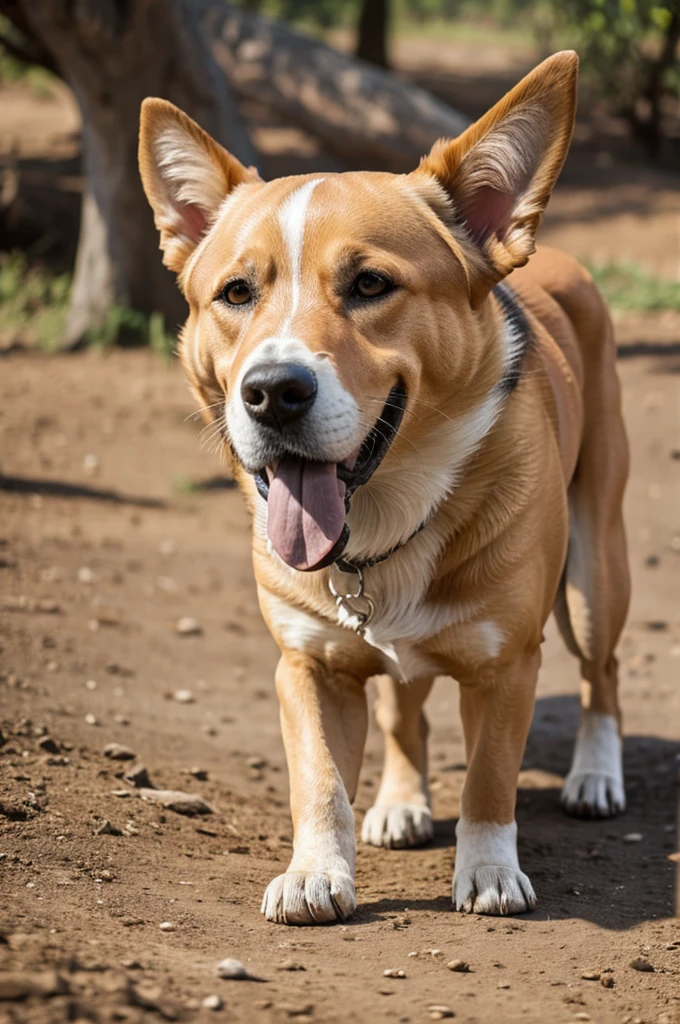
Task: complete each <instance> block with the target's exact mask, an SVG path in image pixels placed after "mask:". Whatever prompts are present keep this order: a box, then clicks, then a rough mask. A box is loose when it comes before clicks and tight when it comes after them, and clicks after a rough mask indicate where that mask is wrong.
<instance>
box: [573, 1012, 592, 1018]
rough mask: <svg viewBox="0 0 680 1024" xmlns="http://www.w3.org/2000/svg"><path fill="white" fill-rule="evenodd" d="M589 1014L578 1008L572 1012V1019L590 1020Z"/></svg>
mask: <svg viewBox="0 0 680 1024" xmlns="http://www.w3.org/2000/svg"><path fill="white" fill-rule="evenodd" d="M590 1019H591V1017H590V1014H589V1013H586V1012H585V1010H579V1012H578V1013H575V1014H574V1020H590Z"/></svg>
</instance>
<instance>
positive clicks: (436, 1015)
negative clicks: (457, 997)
mask: <svg viewBox="0 0 680 1024" xmlns="http://www.w3.org/2000/svg"><path fill="white" fill-rule="evenodd" d="M427 1012H428V1014H429V1015H430V1020H446V1019H448V1018H449V1017H455V1013H454V1012H453V1010H452V1009H451V1007H450V1006H440V1005H439V1004H438V1003H435V1004H434V1005H432V1006H428V1008H427Z"/></svg>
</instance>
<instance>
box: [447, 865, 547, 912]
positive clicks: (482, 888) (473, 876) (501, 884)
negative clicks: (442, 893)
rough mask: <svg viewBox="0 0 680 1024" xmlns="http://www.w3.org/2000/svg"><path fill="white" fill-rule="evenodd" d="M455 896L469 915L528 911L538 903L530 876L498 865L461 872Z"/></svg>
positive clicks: (455, 880)
mask: <svg viewBox="0 0 680 1024" xmlns="http://www.w3.org/2000/svg"><path fill="white" fill-rule="evenodd" d="M452 898H453V904H454V906H455V908H456V910H462V911H463V912H464V913H467V914H502V915H505V914H526V913H527V912H528V911H530V910H533V909H534V907H535V906H536V894H535V893H534V890H533V886H532V884H531V882H530V881H529V879H528V878H527V876H526V875H525V874H524V873H523V872H522V871H515V870H514V868H508V867H503V866H501V865H495V864H494V865H489V866H488V867H478V868H466V869H465V870H463V871H457V872H456V873H455V875H454V877H453V897H452Z"/></svg>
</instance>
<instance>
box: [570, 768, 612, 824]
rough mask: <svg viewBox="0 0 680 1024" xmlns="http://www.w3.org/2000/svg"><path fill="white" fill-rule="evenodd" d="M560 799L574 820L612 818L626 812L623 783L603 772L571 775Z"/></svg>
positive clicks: (574, 773) (572, 773) (571, 773)
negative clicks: (575, 818)
mask: <svg viewBox="0 0 680 1024" xmlns="http://www.w3.org/2000/svg"><path fill="white" fill-rule="evenodd" d="M561 799H562V806H563V807H564V809H565V811H566V812H567V814H572V815H574V817H577V818H613V817H614V816H615V815H617V814H621V813H622V811H625V809H626V794H625V792H624V789H623V781H622V780H621V779H620V778H617V777H616V776H613V775H605V774H604V773H603V772H579V773H576V772H570V773H569V775H568V776H567V778H566V780H565V783H564V786H563V788H562V797H561Z"/></svg>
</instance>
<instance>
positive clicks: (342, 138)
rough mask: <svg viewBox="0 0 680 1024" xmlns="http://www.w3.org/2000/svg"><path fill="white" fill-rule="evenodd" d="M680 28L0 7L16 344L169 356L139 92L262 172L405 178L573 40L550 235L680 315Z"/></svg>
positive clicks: (451, 1) (62, 5)
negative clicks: (568, 123)
mask: <svg viewBox="0 0 680 1024" xmlns="http://www.w3.org/2000/svg"><path fill="white" fill-rule="evenodd" d="M271 19H273V20H271ZM679 39H680V5H679V4H678V0H665V2H664V0H661V2H655V0H559V2H558V0H243V2H242V3H241V4H231V5H227V4H225V3H222V2H221V0H126V2H123V0H78V2H75V3H66V2H65V0H0V249H1V251H0V346H2V347H4V348H7V347H11V346H15V345H21V346H29V347H37V348H41V349H47V350H55V349H59V348H73V347H78V346H83V345H99V346H102V345H109V344H113V343H115V342H119V341H121V342H127V343H129V342H134V343H142V344H145V343H150V344H152V345H154V346H155V347H157V348H159V349H160V350H162V351H166V352H169V351H172V349H173V347H174V333H175V329H176V327H177V325H178V324H179V323H180V322H181V320H182V318H183V316H184V309H183V306H182V301H181V299H180V298H179V296H178V294H177V292H176V289H175V287H174V284H173V282H172V281H171V280H170V276H169V274H167V272H165V271H164V270H163V268H162V267H161V264H160V259H159V258H158V256H157V239H156V233H155V231H154V229H153V225H152V220H151V214H150V211H149V209H148V207H147V204H146V202H145V200H144V197H143V195H142V191H141V186H140V184H139V180H138V175H137V168H136V155H135V154H136V133H137V123H138V110H139V104H140V102H141V100H142V99H143V97H144V96H146V95H159V96H164V97H166V98H168V99H170V100H172V101H174V102H175V103H177V104H178V105H179V106H181V107H183V108H184V109H185V110H186V111H187V112H188V113H189V114H190V115H191V116H193V117H194V118H195V119H196V120H197V121H199V122H200V123H201V124H202V125H203V126H204V127H205V128H207V129H208V130H209V131H210V132H211V133H212V134H213V135H215V136H216V137H217V138H218V139H219V140H220V141H221V142H223V143H224V144H225V145H226V146H228V147H229V148H230V149H232V150H233V151H234V152H235V153H236V154H237V155H238V156H239V157H241V159H243V160H245V161H247V162H249V163H255V164H257V166H258V167H259V168H260V170H261V173H262V174H263V175H264V176H265V177H274V176H277V175H281V174H295V173H303V172H308V171H317V170H320V169H323V170H343V169H349V168H382V169H388V170H394V171H403V170H408V169H410V168H412V167H414V166H415V165H416V163H417V161H418V159H419V157H420V156H421V155H422V153H424V152H425V151H426V150H427V148H428V147H429V146H430V145H431V144H432V142H433V141H434V140H435V139H436V138H437V137H439V136H441V135H455V134H457V133H458V132H459V131H460V130H461V129H462V128H463V127H464V126H465V124H467V123H468V122H469V120H471V119H474V118H476V117H478V116H479V115H481V114H482V113H483V112H484V111H485V110H486V109H487V108H488V107H489V106H490V105H491V104H492V103H493V102H495V101H496V100H497V99H498V98H499V97H500V96H501V95H502V94H503V93H504V92H505V91H506V89H508V88H510V87H511V86H512V85H513V84H514V83H515V82H516V81H517V80H518V79H519V78H520V77H521V76H522V75H523V74H524V73H525V72H526V71H527V70H528V69H529V68H530V67H531V66H533V65H534V64H536V63H537V62H538V61H539V60H541V59H542V58H543V57H545V56H546V55H548V54H549V53H551V52H553V51H555V50H557V49H560V48H565V47H573V48H575V49H577V50H578V52H579V54H580V56H581V60H582V78H581V92H580V107H579V115H578V125H577V129H576V134H575V139H574V146H573V149H572V153H571V156H570V158H569V162H568V164H567V167H566V169H565V172H564V175H563V177H562V181H561V184H560V186H559V188H558V191H557V193H556V196H555V199H554V200H553V203H552V205H551V208H550V212H549V215H548V219H547V227H548V230H547V231H545V232H544V235H543V237H544V240H548V241H551V242H555V243H556V244H559V245H562V246H564V247H566V248H568V249H569V250H570V251H572V252H573V253H574V254H575V255H576V256H578V257H580V258H581V259H583V260H585V262H587V263H588V265H589V266H590V267H591V268H592V270H593V272H594V273H595V275H596V276H597V278H598V280H599V282H600V284H601V285H602V287H603V289H604V290H605V292H606V294H607V296H608V298H609V299H610V301H611V302H612V304H613V306H614V307H615V308H617V309H625V310H626V311H633V312H635V313H648V312H652V313H659V312H663V311H676V312H677V311H678V309H680V207H679V206H678V203H677V185H678V180H679V175H680V68H679V66H678V40H679ZM657 320H658V317H657Z"/></svg>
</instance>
